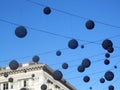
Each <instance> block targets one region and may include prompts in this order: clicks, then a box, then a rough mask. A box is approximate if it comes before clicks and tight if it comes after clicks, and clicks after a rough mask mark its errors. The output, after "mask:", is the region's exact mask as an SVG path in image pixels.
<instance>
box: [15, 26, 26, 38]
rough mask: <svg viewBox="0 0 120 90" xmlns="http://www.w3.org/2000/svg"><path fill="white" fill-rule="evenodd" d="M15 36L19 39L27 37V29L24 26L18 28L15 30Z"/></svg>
mask: <svg viewBox="0 0 120 90" xmlns="http://www.w3.org/2000/svg"><path fill="white" fill-rule="evenodd" d="M15 35H16V36H17V37H19V38H23V37H25V36H26V35H27V29H26V28H25V27H24V26H19V27H17V28H16V29H15Z"/></svg>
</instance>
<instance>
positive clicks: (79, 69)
mask: <svg viewBox="0 0 120 90" xmlns="http://www.w3.org/2000/svg"><path fill="white" fill-rule="evenodd" d="M77 69H78V72H84V71H85V67H84V66H82V65H80V66H78V68H77Z"/></svg>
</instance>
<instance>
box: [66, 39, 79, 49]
mask: <svg viewBox="0 0 120 90" xmlns="http://www.w3.org/2000/svg"><path fill="white" fill-rule="evenodd" d="M68 47H69V48H70V49H76V48H77V47H78V41H77V40H76V39H71V40H70V41H69V42H68Z"/></svg>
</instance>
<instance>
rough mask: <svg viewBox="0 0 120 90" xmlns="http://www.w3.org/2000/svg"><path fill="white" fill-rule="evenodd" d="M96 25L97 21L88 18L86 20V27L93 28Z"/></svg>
mask: <svg viewBox="0 0 120 90" xmlns="http://www.w3.org/2000/svg"><path fill="white" fill-rule="evenodd" d="M94 26H95V23H94V22H93V21H92V20H88V21H87V22H86V28H87V29H89V30H91V29H93V28H94Z"/></svg>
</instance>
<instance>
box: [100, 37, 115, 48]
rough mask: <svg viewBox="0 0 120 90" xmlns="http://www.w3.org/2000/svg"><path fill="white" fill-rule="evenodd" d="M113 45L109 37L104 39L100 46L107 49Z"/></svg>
mask: <svg viewBox="0 0 120 90" xmlns="http://www.w3.org/2000/svg"><path fill="white" fill-rule="evenodd" d="M112 46H113V43H112V41H111V40H109V39H105V40H104V41H103V42H102V47H103V48H104V49H105V50H108V48H111V47H112Z"/></svg>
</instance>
